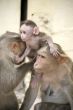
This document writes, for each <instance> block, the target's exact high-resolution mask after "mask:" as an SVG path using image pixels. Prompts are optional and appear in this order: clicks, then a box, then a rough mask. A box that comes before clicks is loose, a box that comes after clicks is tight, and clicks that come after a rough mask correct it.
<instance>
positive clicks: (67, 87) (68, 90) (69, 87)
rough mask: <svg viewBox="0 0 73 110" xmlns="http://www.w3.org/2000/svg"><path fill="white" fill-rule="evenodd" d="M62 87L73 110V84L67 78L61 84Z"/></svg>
mask: <svg viewBox="0 0 73 110" xmlns="http://www.w3.org/2000/svg"><path fill="white" fill-rule="evenodd" d="M61 86H62V88H63V91H64V93H65V94H66V96H67V99H68V101H69V103H70V106H71V110H73V82H72V81H70V79H69V77H67V76H66V78H65V79H64V80H63V81H62V82H61Z"/></svg>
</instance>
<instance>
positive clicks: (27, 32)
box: [20, 24, 33, 42]
mask: <svg viewBox="0 0 73 110" xmlns="http://www.w3.org/2000/svg"><path fill="white" fill-rule="evenodd" d="M20 34H21V39H22V41H25V42H27V41H28V40H30V39H31V37H32V36H33V28H32V27H30V26H26V25H25V24H23V25H22V26H21V28H20Z"/></svg>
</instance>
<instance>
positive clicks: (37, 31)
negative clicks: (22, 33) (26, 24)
mask: <svg viewBox="0 0 73 110" xmlns="http://www.w3.org/2000/svg"><path fill="white" fill-rule="evenodd" d="M33 34H34V35H38V34H39V28H38V27H37V26H35V27H34V29H33Z"/></svg>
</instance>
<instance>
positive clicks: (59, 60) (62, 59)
mask: <svg viewBox="0 0 73 110" xmlns="http://www.w3.org/2000/svg"><path fill="white" fill-rule="evenodd" d="M66 60H67V57H62V56H59V57H58V58H57V61H58V62H59V63H60V64H62V63H65V62H66Z"/></svg>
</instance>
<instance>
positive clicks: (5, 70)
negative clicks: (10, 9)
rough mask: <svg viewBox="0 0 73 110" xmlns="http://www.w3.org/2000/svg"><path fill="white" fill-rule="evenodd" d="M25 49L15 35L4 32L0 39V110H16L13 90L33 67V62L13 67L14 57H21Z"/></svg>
mask: <svg viewBox="0 0 73 110" xmlns="http://www.w3.org/2000/svg"><path fill="white" fill-rule="evenodd" d="M25 48H26V45H25V43H23V42H22V41H21V39H20V36H19V35H18V34H17V33H13V32H6V33H5V34H3V35H2V36H1V37H0V110H18V103H17V99H16V96H15V94H14V89H15V88H16V86H17V85H18V84H19V83H20V81H22V79H23V78H24V76H25V74H26V73H27V72H28V71H29V70H32V66H33V62H29V63H24V64H23V65H21V66H19V67H16V66H15V64H16V62H15V60H14V57H15V55H21V54H22V53H23V51H24V50H25Z"/></svg>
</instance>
